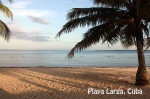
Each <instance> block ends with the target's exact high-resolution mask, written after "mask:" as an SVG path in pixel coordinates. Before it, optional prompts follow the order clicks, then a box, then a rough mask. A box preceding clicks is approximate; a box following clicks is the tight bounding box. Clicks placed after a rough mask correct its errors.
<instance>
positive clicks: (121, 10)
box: [56, 0, 150, 85]
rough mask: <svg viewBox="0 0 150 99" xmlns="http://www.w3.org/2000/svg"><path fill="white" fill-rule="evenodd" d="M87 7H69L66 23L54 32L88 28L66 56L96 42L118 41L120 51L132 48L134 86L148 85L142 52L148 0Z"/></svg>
mask: <svg viewBox="0 0 150 99" xmlns="http://www.w3.org/2000/svg"><path fill="white" fill-rule="evenodd" d="M93 2H94V3H93V4H94V5H96V6H94V7H91V8H73V9H72V10H71V11H70V12H69V13H68V14H67V19H68V22H67V23H66V24H65V25H64V26H63V28H62V29H61V30H60V31H59V32H58V34H57V35H56V37H60V36H61V35H62V34H63V33H70V32H72V31H73V30H74V29H75V28H77V27H84V26H91V28H90V29H88V30H87V31H86V32H85V33H84V35H83V39H82V40H81V41H80V42H79V43H77V44H76V45H75V47H74V48H72V49H71V51H70V52H69V54H68V58H72V57H74V53H75V52H78V51H81V50H84V49H86V48H88V47H89V46H91V45H93V44H97V43H104V42H107V43H108V44H111V45H113V44H115V43H117V42H118V41H121V44H122V45H123V47H124V48H128V47H130V46H133V45H136V47H137V54H138V64H139V66H138V70H137V73H136V83H135V84H136V85H147V84H149V81H148V78H147V70H146V66H145V58H144V53H143V45H144V37H148V36H149V32H148V31H149V28H148V25H149V24H148V22H149V21H150V0H93Z"/></svg>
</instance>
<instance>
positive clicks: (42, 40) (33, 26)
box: [0, 0, 135, 50]
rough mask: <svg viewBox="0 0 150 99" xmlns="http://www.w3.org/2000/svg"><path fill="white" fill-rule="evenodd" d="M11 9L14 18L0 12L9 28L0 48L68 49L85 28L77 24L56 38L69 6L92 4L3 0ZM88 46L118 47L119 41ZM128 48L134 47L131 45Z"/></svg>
mask: <svg viewBox="0 0 150 99" xmlns="http://www.w3.org/2000/svg"><path fill="white" fill-rule="evenodd" d="M2 2H3V4H4V5H5V6H7V7H8V8H9V9H10V10H11V11H12V13H13V21H12V20H11V19H9V18H7V17H6V16H5V15H3V13H2V12H1V14H0V17H1V20H3V21H4V22H5V23H6V24H7V25H8V27H9V28H10V30H11V38H10V40H9V42H7V41H5V40H4V39H3V38H2V37H0V42H1V43H0V49H10V50H70V49H71V48H73V47H74V46H75V44H76V43H77V42H80V41H81V40H82V35H83V33H85V32H86V31H87V29H88V27H85V28H77V29H76V30H75V31H73V32H71V33H69V34H63V35H62V36H61V37H60V38H55V36H56V34H57V33H58V32H59V31H60V30H61V29H62V26H63V25H64V24H65V23H66V22H67V19H66V15H67V13H68V12H69V11H70V10H71V9H72V8H87V7H92V6H93V3H92V0H14V1H13V3H12V4H10V3H9V2H8V0H2ZM89 49H90V50H116V49H117V50H120V49H123V47H122V46H121V44H120V43H117V44H116V45H113V46H109V47H108V45H107V44H97V45H93V46H91V47H89ZM130 49H135V47H132V48H130Z"/></svg>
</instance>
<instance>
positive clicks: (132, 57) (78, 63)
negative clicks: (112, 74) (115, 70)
mask: <svg viewBox="0 0 150 99" xmlns="http://www.w3.org/2000/svg"><path fill="white" fill-rule="evenodd" d="M68 53H69V50H0V67H38V66H39V67H40V66H43V67H113V66H117V67H118V66H137V65H138V59H137V52H136V50H85V51H81V52H76V53H75V56H74V58H73V59H68V58H67V57H66V56H67V54H68ZM144 55H145V61H146V66H150V50H148V51H146V52H145V53H144Z"/></svg>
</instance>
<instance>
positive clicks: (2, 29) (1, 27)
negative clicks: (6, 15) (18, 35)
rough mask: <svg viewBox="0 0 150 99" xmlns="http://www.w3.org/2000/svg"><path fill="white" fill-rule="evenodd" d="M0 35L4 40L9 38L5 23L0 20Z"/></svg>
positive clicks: (8, 30) (9, 33)
mask: <svg viewBox="0 0 150 99" xmlns="http://www.w3.org/2000/svg"><path fill="white" fill-rule="evenodd" d="M0 35H1V36H3V37H4V39H5V40H7V41H8V40H9V38H10V35H11V32H10V29H9V28H8V27H7V25H6V24H5V23H4V22H3V21H1V20H0Z"/></svg>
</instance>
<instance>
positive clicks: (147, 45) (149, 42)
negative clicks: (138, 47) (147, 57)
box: [145, 37, 150, 51]
mask: <svg viewBox="0 0 150 99" xmlns="http://www.w3.org/2000/svg"><path fill="white" fill-rule="evenodd" d="M145 46H146V48H145V51H146V50H147V49H148V48H149V47H150V37H148V38H146V40H145Z"/></svg>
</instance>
